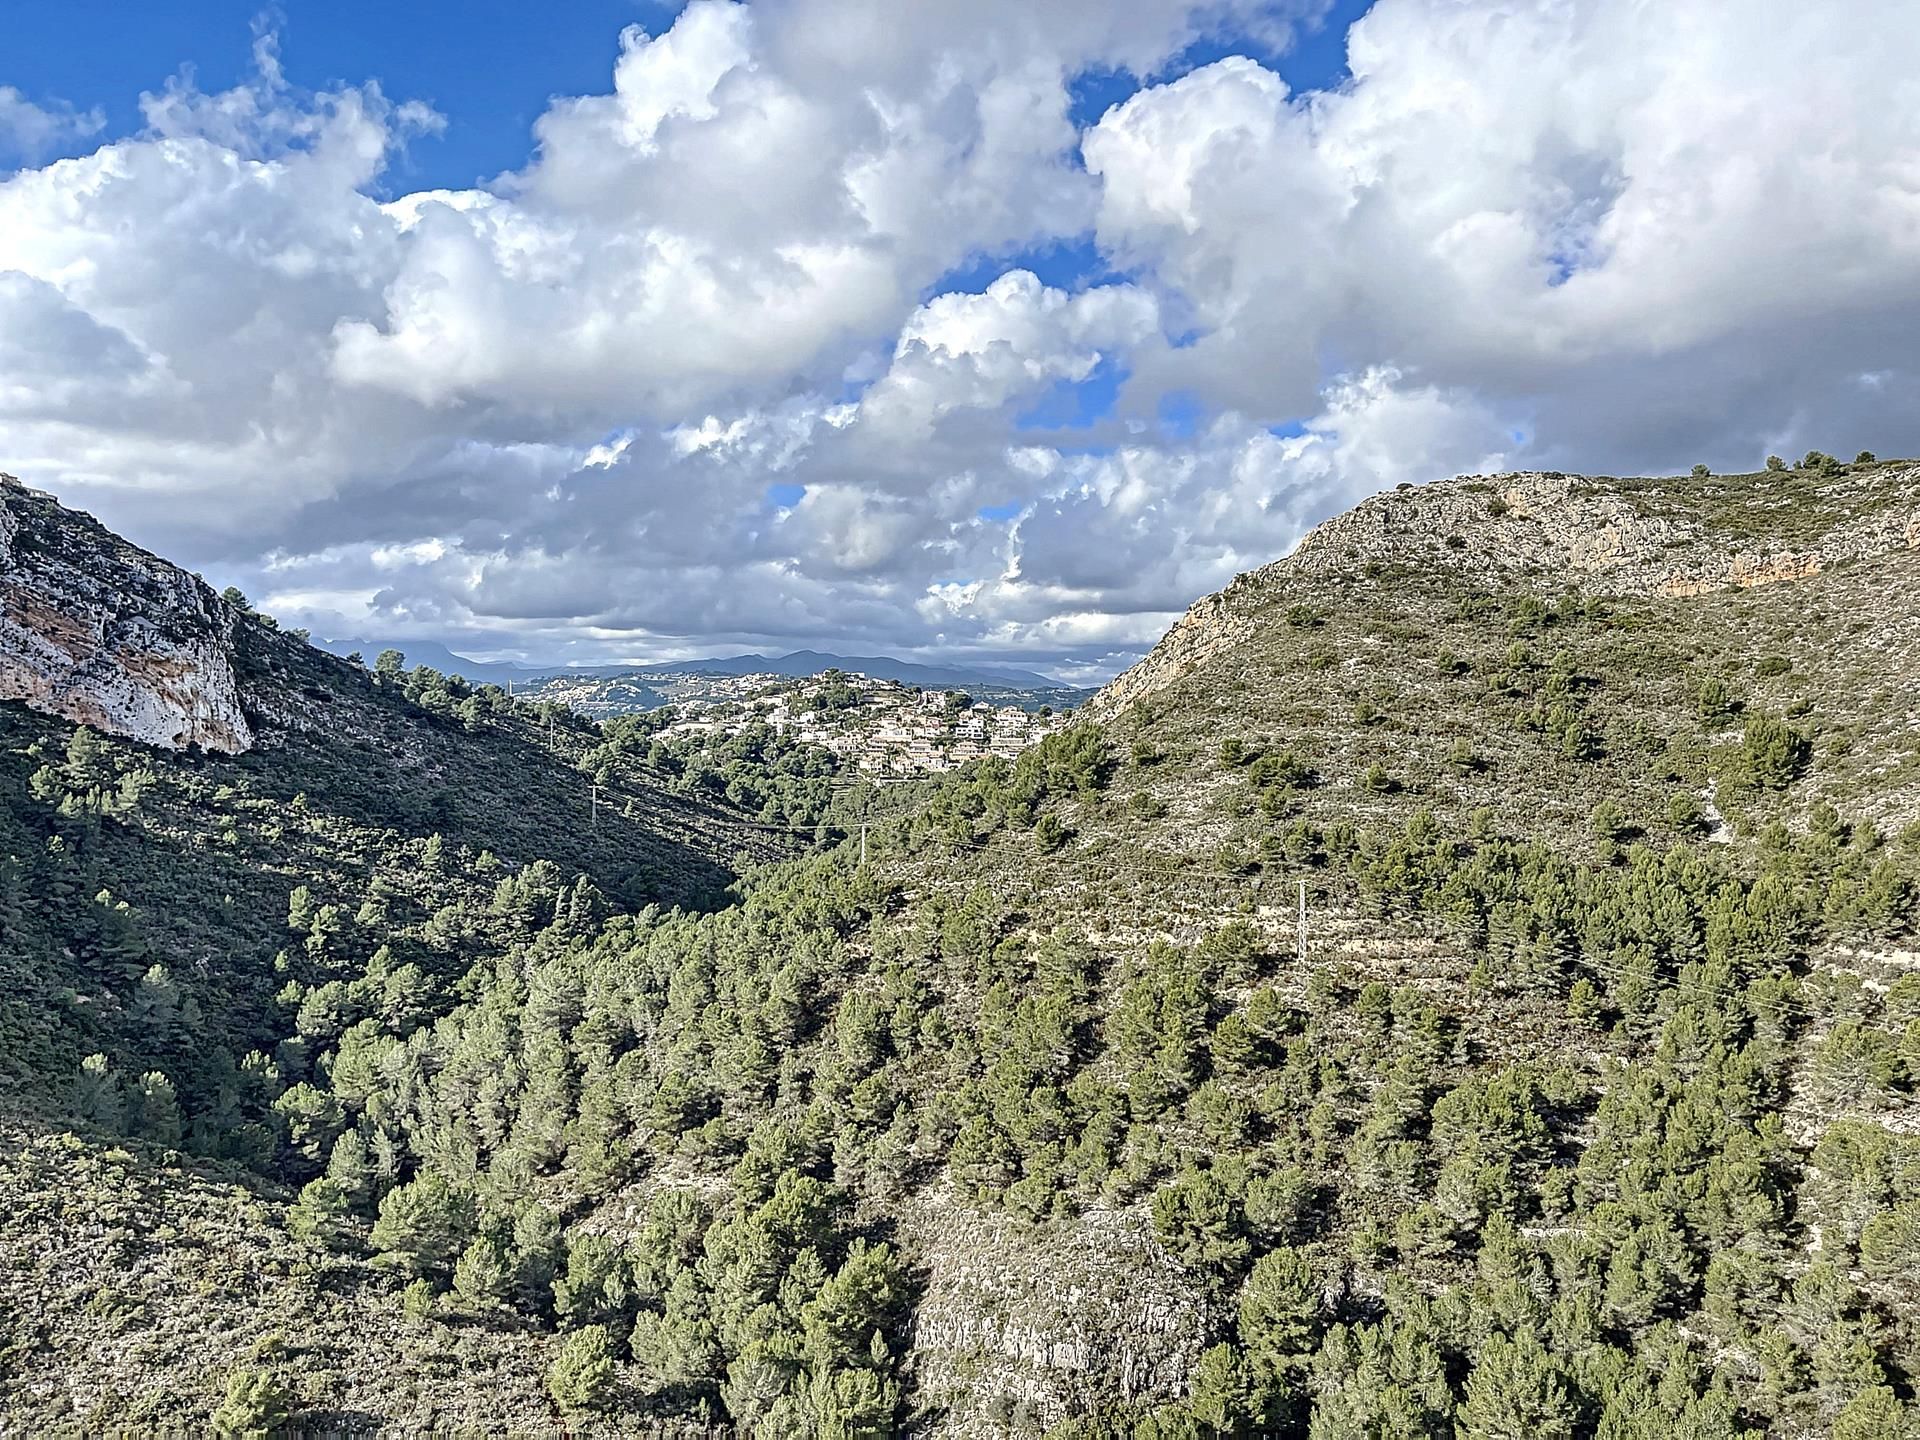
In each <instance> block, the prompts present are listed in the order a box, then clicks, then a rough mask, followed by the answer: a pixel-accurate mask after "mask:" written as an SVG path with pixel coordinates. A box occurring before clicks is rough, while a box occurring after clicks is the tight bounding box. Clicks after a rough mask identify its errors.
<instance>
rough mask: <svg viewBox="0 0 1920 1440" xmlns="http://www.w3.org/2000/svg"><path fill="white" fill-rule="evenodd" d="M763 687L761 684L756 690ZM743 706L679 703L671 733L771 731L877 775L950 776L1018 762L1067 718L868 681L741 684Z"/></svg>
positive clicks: (765, 679) (750, 680) (773, 679)
mask: <svg viewBox="0 0 1920 1440" xmlns="http://www.w3.org/2000/svg"><path fill="white" fill-rule="evenodd" d="M756 682H757V683H756ZM733 684H734V685H736V686H738V687H739V689H740V691H741V692H743V693H742V694H741V695H740V697H739V698H737V699H736V698H727V699H716V700H711V701H707V702H704V703H702V702H693V703H691V704H682V705H681V706H680V707H679V708H680V709H681V711H682V718H681V719H679V720H676V721H675V722H674V723H673V724H672V725H671V726H669V727H668V728H667V729H666V730H665V731H664V732H663V733H664V734H667V735H676V734H688V735H690V734H695V733H700V732H713V731H723V732H725V733H727V734H738V733H739V732H740V731H742V730H745V729H747V728H748V727H749V726H751V725H755V724H765V725H770V726H772V727H773V728H774V729H776V730H778V731H780V732H781V733H782V734H784V735H789V736H791V738H793V739H795V740H799V741H802V742H804V743H807V744H811V745H818V746H820V747H821V748H823V749H826V750H831V751H833V752H834V753H835V754H836V755H838V756H840V757H841V758H842V759H844V760H847V761H850V762H851V763H852V764H853V765H854V766H855V767H856V768H857V769H859V770H860V771H862V772H864V773H866V774H872V775H908V774H926V773H935V772H938V771H942V770H951V769H953V768H955V767H956V766H959V765H964V764H966V763H967V762H968V761H969V760H978V759H980V758H981V757H982V756H984V755H1000V756H1004V757H1006V758H1007V759H1012V758H1013V757H1014V756H1016V755H1018V754H1019V753H1020V752H1021V751H1022V750H1023V749H1025V748H1026V747H1027V746H1028V745H1030V744H1032V743H1033V742H1034V741H1036V740H1038V739H1040V738H1041V737H1042V736H1043V735H1047V734H1050V733H1051V732H1053V731H1054V730H1057V729H1059V728H1060V727H1061V726H1062V725H1063V724H1064V723H1065V721H1064V719H1063V717H1062V716H1060V715H1058V714H1056V713H1053V712H1052V711H1039V712H1030V711H1026V710H1022V709H1020V708H1019V707H1018V706H1015V705H993V704H990V703H989V702H988V701H985V700H975V699H973V698H972V697H971V696H970V695H968V694H966V693H965V692H963V691H958V690H947V691H940V690H917V689H914V688H913V687H911V686H906V685H899V684H895V683H893V682H891V681H886V680H872V679H869V678H867V677H866V676H864V675H832V674H829V675H824V676H820V677H819V678H817V679H813V680H802V681H798V682H796V681H792V680H784V679H781V678H780V677H778V676H770V675H759V676H753V675H749V676H742V677H740V678H739V679H738V680H736V681H734V682H733Z"/></svg>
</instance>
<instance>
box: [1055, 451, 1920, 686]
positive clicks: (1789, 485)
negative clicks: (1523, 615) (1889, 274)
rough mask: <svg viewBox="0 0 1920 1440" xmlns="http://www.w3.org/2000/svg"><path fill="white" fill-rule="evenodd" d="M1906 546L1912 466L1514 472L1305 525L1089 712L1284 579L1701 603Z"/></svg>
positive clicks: (1467, 479) (1913, 526) (1168, 673)
mask: <svg viewBox="0 0 1920 1440" xmlns="http://www.w3.org/2000/svg"><path fill="white" fill-rule="evenodd" d="M1915 548H1920V466H1916V465H1904V464H1902V465H1886V466H1875V467H1871V468H1864V469H1862V470H1860V471H1858V472H1855V473H1850V474H1840V475H1831V476H1815V475H1813V474H1811V473H1809V472H1798V471H1796V472H1786V473H1785V474H1782V475H1779V476H1774V475H1766V476H1739V477H1730V478H1726V479H1720V478H1715V477H1709V479H1708V480H1706V481H1696V480H1692V479H1687V480H1674V481H1659V480H1652V481H1648V480H1610V479H1591V478H1588V477H1585V476H1579V475H1564V474H1559V473H1554V472H1525V473H1517V474H1510V475H1496V476H1470V475H1462V476H1456V477H1455V478H1453V479H1451V480H1438V481H1435V482H1433V483H1432V484H1429V485H1418V486H1413V485H1407V486H1402V487H1400V488H1399V489H1396V490H1391V491H1388V492H1386V493H1385V494H1381V495H1376V496H1374V497H1373V498H1372V499H1370V500H1367V501H1365V502H1363V503H1362V504H1360V505H1358V506H1356V507H1355V508H1353V509H1352V510H1349V511H1348V512H1346V513H1345V514H1344V515H1338V516H1335V517H1334V518H1332V519H1330V520H1327V521H1325V522H1324V523H1322V524H1320V525H1317V526H1315V527H1314V528H1313V529H1312V530H1311V531H1309V532H1308V533H1307V535H1306V536H1305V537H1304V538H1303V539H1302V540H1301V541H1300V544H1299V546H1298V547H1297V548H1296V549H1295V550H1294V552H1293V553H1292V554H1291V555H1289V556H1287V557H1286V558H1284V559H1282V560H1277V561H1275V562H1274V563H1273V564H1271V565H1268V566H1266V567H1264V568H1263V569H1260V570H1255V571H1252V572H1250V573H1248V574H1245V575H1240V576H1237V577H1236V578H1235V579H1234V582H1233V583H1232V584H1231V585H1229V586H1228V587H1227V588H1226V589H1225V590H1223V591H1221V592H1220V593H1219V594H1217V595H1210V596H1207V597H1206V598H1205V599H1203V600H1201V601H1199V602H1198V603H1197V604H1195V605H1194V606H1193V608H1192V609H1190V610H1189V611H1188V612H1187V614H1186V616H1185V617H1184V618H1183V619H1181V621H1180V622H1179V623H1178V624H1177V625H1175V626H1174V627H1173V629H1172V630H1171V631H1169V632H1168V633H1167V635H1166V637H1165V638H1164V639H1162V640H1161V642H1160V643H1159V645H1157V646H1156V647H1154V650H1153V652H1152V653H1151V654H1149V655H1148V656H1147V657H1146V658H1145V659H1143V660H1141V661H1140V663H1139V664H1137V665H1135V666H1134V667H1133V668H1132V669H1130V670H1127V671H1126V672H1124V673H1123V674H1121V675H1119V676H1118V677H1116V678H1115V679H1114V680H1113V681H1112V682H1110V683H1109V684H1108V685H1107V687H1106V688H1105V689H1104V690H1102V691H1101V692H1100V693H1099V694H1098V695H1096V696H1095V697H1094V698H1093V699H1092V700H1091V701H1089V702H1088V705H1087V712H1088V713H1089V714H1090V715H1093V716H1094V717H1096V718H1107V717H1110V716H1113V715H1115V714H1118V713H1119V712H1120V711H1122V710H1124V709H1126V708H1127V707H1128V706H1130V705H1132V704H1134V703H1136V702H1137V701H1139V700H1141V699H1142V698H1144V697H1146V696H1148V695H1151V694H1153V693H1155V692H1157V691H1160V690H1163V689H1165V688H1166V687H1167V686H1169V685H1171V684H1173V683H1174V682H1175V681H1177V680H1178V679H1179V678H1180V677H1181V676H1183V675H1186V674H1189V673H1191V672H1192V671H1194V670H1195V669H1197V668H1199V667H1200V666H1201V665H1203V664H1205V663H1206V662H1208V661H1209V660H1211V659H1212V658H1213V657H1215V656H1217V655H1221V654H1223V653H1225V652H1227V651H1229V650H1231V649H1233V648H1234V647H1235V646H1237V645H1239V644H1240V643H1241V642H1242V641H1244V640H1246V639H1247V638H1249V637H1250V636H1251V635H1252V634H1253V633H1254V631H1255V630H1256V629H1257V627H1258V625H1259V623H1261V622H1260V620H1259V618H1258V614H1257V611H1258V609H1259V608H1260V605H1261V603H1262V602H1264V601H1266V600H1269V599H1271V598H1272V597H1273V596H1274V593H1275V591H1276V590H1277V589H1282V588H1284V587H1286V586H1288V585H1290V584H1300V585H1303V586H1308V587H1310V586H1312V585H1313V584H1314V583H1315V582H1325V581H1329V580H1345V579H1351V578H1354V577H1356V576H1365V575H1379V576H1381V577H1383V583H1386V577H1392V579H1391V581H1390V583H1395V584H1402V583H1406V580H1405V577H1406V575H1407V574H1408V573H1417V572H1419V571H1422V570H1424V571H1426V572H1428V573H1432V572H1434V571H1436V570H1441V569H1444V570H1445V571H1447V572H1449V573H1451V574H1454V575H1465V576H1467V577H1470V578H1471V579H1472V580H1473V581H1474V582H1475V583H1478V584H1484V585H1486V586H1487V587H1488V588H1490V589H1491V588H1500V587H1511V586H1515V585H1523V586H1533V587H1537V588H1539V589H1540V590H1541V591H1542V592H1543V593H1553V592H1555V591H1558V590H1560V589H1562V588H1564V587H1566V586H1568V585H1573V586H1576V587H1577V588H1578V589H1580V590H1581V591H1583V592H1585V593H1589V594H1599V595H1671V596H1684V595H1702V594H1708V593H1711V592H1714V591H1720V590H1729V589H1735V588H1743V587H1750V586H1755V585H1769V584H1778V583H1784V582H1788V581H1793V580H1799V579H1804V578H1806V577H1808V576H1811V575H1817V574H1820V573H1822V572H1823V571H1826V570H1830V569H1833V568H1835V567H1836V566H1842V565H1847V564H1851V563H1853V562H1856V561H1861V560H1867V559H1871V558H1873V557H1875V556H1880V555H1886V554H1889V553H1892V552H1894V551H1899V550H1910V549H1915ZM1396 572H1397V573H1396Z"/></svg>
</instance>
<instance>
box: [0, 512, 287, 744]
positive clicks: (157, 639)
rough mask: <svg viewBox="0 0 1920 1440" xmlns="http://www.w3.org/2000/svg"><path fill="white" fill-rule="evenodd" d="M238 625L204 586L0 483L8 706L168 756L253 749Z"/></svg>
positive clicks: (2, 673)
mask: <svg viewBox="0 0 1920 1440" xmlns="http://www.w3.org/2000/svg"><path fill="white" fill-rule="evenodd" d="M238 621H239V616H238V615H237V613H236V612H235V611H234V609H233V607H231V606H230V605H228V604H227V603H226V602H225V601H223V600H221V599H220V598H219V597H218V596H217V595H215V594H214V593H213V591H212V590H210V589H209V588H208V587H207V585H206V584H205V583H204V582H203V581H201V580H200V579H198V578H197V577H195V576H193V575H190V574H188V573H187V572H186V571H184V570H181V569H179V568H178V567H177V566H174V565H170V564H168V563H167V562H166V561H164V560H161V559H159V558H157V557H156V556H153V555H149V554H148V553H147V552H145V551H144V550H139V549H137V548H135V547H134V546H132V545H129V544H127V543H126V542H125V541H122V540H120V539H118V537H116V536H113V535H112V534H110V533H109V532H108V531H106V530H104V529H102V528H101V527H100V526H98V525H97V524H95V523H94V522H93V520H92V519H91V518H90V517H88V516H85V515H81V514H78V513H77V512H75V511H71V510H67V509H64V508H63V507H62V506H60V505H59V504H58V503H57V502H56V501H54V500H53V499H52V498H51V497H50V496H46V495H43V494H41V493H40V492H38V491H34V490H29V489H27V488H26V487H25V486H22V485H20V484H19V483H18V482H17V481H14V480H13V479H12V478H11V477H5V478H3V479H0V699H5V700H20V701H24V702H25V703H26V704H28V705H30V706H32V707H33V708H34V709H36V710H41V711H45V712H46V713H48V714H53V715H59V716H62V717H64V718H66V719H68V720H72V721H75V722H77V723H79V724H83V725H90V726H92V727H93V728H94V729H96V730H101V731H104V732H107V733H110V734H113V735H118V736H122V737H125V738H126V739H130V740H138V741H142V742H144V743H146V744H149V745H158V746H162V747H164V748H167V749H181V748H184V747H185V746H188V745H198V746H200V747H201V748H203V749H207V750H219V751H224V752H226V753H228V754H236V753H238V752H240V751H243V750H247V749H250V748H251V747H252V745H253V740H254V737H253V730H252V727H251V726H250V725H249V723H248V721H247V717H246V714H245V713H244V710H243V708H242V705H241V701H240V686H239V683H238V681H237V679H236V677H235V675H234V669H233V661H232V658H231V657H232V641H233V634H234V627H235V625H236V624H237V623H238Z"/></svg>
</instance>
